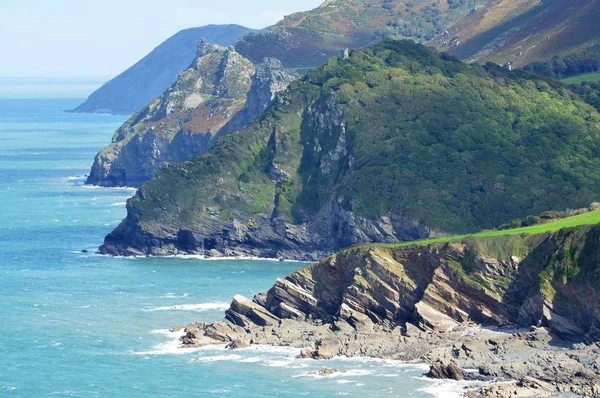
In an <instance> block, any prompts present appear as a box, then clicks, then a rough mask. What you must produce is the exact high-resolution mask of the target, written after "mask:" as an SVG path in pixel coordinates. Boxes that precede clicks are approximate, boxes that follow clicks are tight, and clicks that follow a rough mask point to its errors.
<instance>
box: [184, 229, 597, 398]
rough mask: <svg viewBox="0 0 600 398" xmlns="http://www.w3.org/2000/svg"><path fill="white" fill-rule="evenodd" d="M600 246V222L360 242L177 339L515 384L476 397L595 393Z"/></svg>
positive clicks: (237, 300) (236, 301)
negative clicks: (287, 349)
mask: <svg viewBox="0 0 600 398" xmlns="http://www.w3.org/2000/svg"><path fill="white" fill-rule="evenodd" d="M599 242H600V226H581V227H575V228H570V229H564V230H561V231H559V232H556V233H544V234H539V235H513V236H498V237H471V238H468V239H457V240H454V241H451V242H450V243H443V244H441V243H440V244H431V245H413V246H406V247H393V246H388V247H386V246H364V247H356V248H352V249H348V250H345V251H343V252H342V253H340V254H338V255H335V256H333V257H330V258H327V259H325V260H323V261H321V262H319V263H317V264H314V265H311V266H309V267H307V268H304V269H302V270H300V271H298V272H295V273H293V274H291V275H289V276H288V277H286V278H285V279H279V280H277V281H276V282H275V285H274V286H273V287H272V288H271V289H270V290H269V291H268V292H267V293H266V294H259V295H257V296H256V297H254V300H252V301H251V300H248V299H246V298H244V297H241V296H236V297H235V298H234V299H233V302H232V304H231V306H230V308H229V309H228V310H227V312H226V320H225V321H223V322H217V323H209V324H205V323H198V324H192V325H189V326H188V327H187V328H186V329H185V331H186V335H185V337H184V338H183V339H182V341H183V343H184V346H202V345H206V344H228V346H229V347H230V348H240V347H244V346H247V345H248V344H273V345H285V346H293V347H298V348H302V352H301V354H300V356H302V357H309V358H316V359H328V358H331V357H333V356H337V355H348V356H375V357H386V358H396V359H402V360H417V361H427V362H431V363H433V365H432V370H431V372H430V373H429V375H430V377H438V378H457V379H459V380H462V379H463V378H471V379H473V378H475V379H479V380H488V381H492V380H493V381H498V380H503V379H513V380H514V379H517V380H520V381H519V383H517V385H514V384H509V385H504V386H502V385H499V386H495V387H493V388H490V387H484V389H483V390H482V392H483V391H485V392H486V393H485V394H483V395H479V396H494V397H503V396H511V397H512V396H554V395H555V394H556V393H558V392H561V391H562V392H565V391H570V392H574V393H578V394H583V395H585V396H596V395H594V394H597V393H598V392H599V391H600V370H599V368H598V361H597V358H598V357H597V354H598V346H597V345H596V343H598V342H599V341H600V334H599V331H600V330H599V329H598V326H599V325H600V307H599V304H598V298H600V285H599V282H600V279H599V275H600V273H599V264H600V261H599V260H600V243H599ZM461 367H469V368H476V369H478V370H479V371H478V372H476V373H467V372H463V370H462V369H461ZM503 388H507V389H506V390H505V391H503ZM517 390H518V391H519V393H522V392H524V391H528V390H530V391H529V392H530V393H531V394H532V395H516V394H517V393H516V391H517ZM486 394H487V395H486ZM494 394H496V395H494ZM511 394H514V395H511ZM473 396H478V395H473Z"/></svg>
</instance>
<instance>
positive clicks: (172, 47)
mask: <svg viewBox="0 0 600 398" xmlns="http://www.w3.org/2000/svg"><path fill="white" fill-rule="evenodd" d="M251 32H254V30H252V29H248V28H245V27H243V26H239V25H208V26H203V27H199V28H191V29H185V30H182V31H180V32H178V33H177V34H175V35H173V36H172V37H170V38H168V39H167V40H165V41H164V42H163V43H162V44H161V45H159V46H158V47H156V48H155V49H154V50H152V52H150V53H149V54H148V55H146V56H145V57H144V58H142V59H141V60H140V61H138V62H137V63H136V64H135V65H133V66H131V67H130V68H129V69H127V70H126V71H124V72H123V73H121V74H120V75H118V76H116V77H115V78H113V79H111V80H110V81H109V82H107V83H106V84H104V85H103V86H102V87H100V88H99V89H98V90H96V91H94V92H93V93H92V94H91V95H90V96H89V97H88V99H87V100H86V101H85V102H84V103H83V104H81V105H79V106H78V107H77V108H75V109H73V110H72V112H84V113H113V114H133V113H136V112H138V111H139V110H140V109H142V108H143V107H144V106H145V105H146V104H148V103H149V102H150V101H152V100H153V99H154V98H156V97H158V96H159V95H161V94H162V93H163V92H164V91H165V90H166V89H168V88H169V86H171V84H173V83H174V82H175V81H176V80H177V77H178V76H179V73H180V72H181V71H183V70H184V69H185V68H187V67H188V66H189V65H190V64H191V63H192V61H193V60H194V57H195V56H196V50H197V46H198V41H199V40H200V39H204V40H206V41H208V42H209V43H214V44H217V45H221V46H229V45H232V44H233V43H234V42H235V41H236V40H237V39H238V38H240V37H242V36H244V35H246V34H248V33H251Z"/></svg>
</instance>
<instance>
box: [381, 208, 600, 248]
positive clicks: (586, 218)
mask: <svg viewBox="0 0 600 398" xmlns="http://www.w3.org/2000/svg"><path fill="white" fill-rule="evenodd" d="M594 224H600V210H593V211H590V212H587V213H583V214H578V215H576V216H573V217H566V218H562V219H560V220H556V221H551V222H548V223H544V224H538V225H532V226H530V227H524V228H515V229H506V230H500V231H483V232H479V233H476V234H470V235H455V236H447V237H443V238H434V239H425V240H417V241H413V242H403V243H390V244H376V245H373V246H377V247H384V248H387V249H395V248H398V247H406V246H413V245H428V244H431V243H447V242H451V241H456V240H462V239H465V238H468V237H482V238H484V237H493V236H506V235H536V234H542V233H545V232H554V231H558V230H560V229H563V228H568V227H576V226H579V225H594ZM369 246H371V245H369Z"/></svg>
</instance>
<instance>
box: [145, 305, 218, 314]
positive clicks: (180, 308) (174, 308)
mask: <svg viewBox="0 0 600 398" xmlns="http://www.w3.org/2000/svg"><path fill="white" fill-rule="evenodd" d="M228 308H229V304H228V303H201V304H180V305H169V306H164V307H156V308H149V309H145V310H143V311H144V312H155V311H195V312H202V311H225V310H226V309H228Z"/></svg>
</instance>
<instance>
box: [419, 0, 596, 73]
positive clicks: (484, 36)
mask: <svg viewBox="0 0 600 398" xmlns="http://www.w3.org/2000/svg"><path fill="white" fill-rule="evenodd" d="M599 20H600V1H598V0H543V1H542V0H516V1H515V0H495V1H493V2H491V4H488V5H487V6H486V5H482V6H480V7H478V9H477V11H476V12H473V13H472V14H470V15H469V16H467V17H466V18H464V19H462V20H460V21H459V22H458V23H456V24H455V26H453V27H451V28H449V29H448V31H447V32H444V33H442V34H441V35H439V36H438V37H436V38H435V39H434V40H432V41H431V42H430V44H431V45H433V46H435V47H437V48H438V49H440V50H443V51H448V52H449V53H450V54H452V55H454V56H457V57H459V58H461V59H464V60H467V61H470V62H471V61H472V62H478V63H485V62H488V61H492V62H496V63H499V64H505V63H507V62H510V63H511V64H512V65H514V66H524V65H527V64H529V63H531V62H534V61H541V60H545V59H549V58H551V57H553V56H555V55H562V54H570V53H574V52H577V51H581V50H583V49H586V48H589V47H590V46H593V45H596V44H598V43H600V24H599V23H598V21H599Z"/></svg>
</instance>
